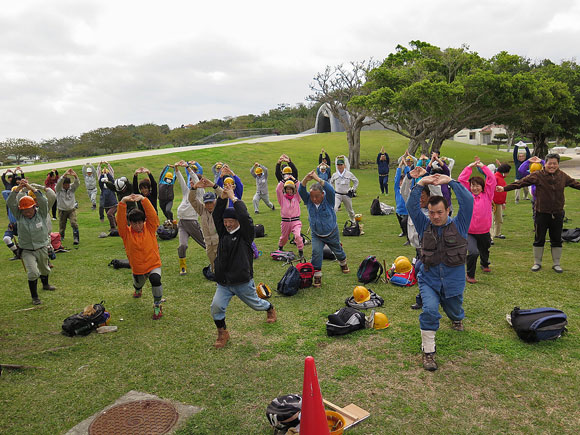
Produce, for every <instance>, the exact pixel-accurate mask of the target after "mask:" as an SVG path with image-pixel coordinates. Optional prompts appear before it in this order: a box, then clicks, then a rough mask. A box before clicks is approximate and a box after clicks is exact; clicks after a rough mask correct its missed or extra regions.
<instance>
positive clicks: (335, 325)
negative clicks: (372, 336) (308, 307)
mask: <svg viewBox="0 0 580 435" xmlns="http://www.w3.org/2000/svg"><path fill="white" fill-rule="evenodd" d="M364 328H365V315H364V314H363V313H361V312H360V311H359V310H357V309H355V308H351V307H344V308H341V309H340V310H338V311H337V312H335V313H334V314H330V315H329V316H328V322H326V335H328V336H329V337H332V336H335V335H345V334H349V333H351V332H353V331H358V330H359V329H364Z"/></svg>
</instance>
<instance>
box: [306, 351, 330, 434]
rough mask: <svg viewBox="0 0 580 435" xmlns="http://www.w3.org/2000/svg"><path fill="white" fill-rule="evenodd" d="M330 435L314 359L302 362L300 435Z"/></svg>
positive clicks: (307, 358) (309, 358)
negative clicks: (302, 382) (302, 381)
mask: <svg viewBox="0 0 580 435" xmlns="http://www.w3.org/2000/svg"><path fill="white" fill-rule="evenodd" d="M325 434H327V435H330V430H329V429H328V423H327V422H326V412H325V411H324V404H323V403H322V394H321V393H320V385H319V384H318V375H317V374H316V365H315V364H314V358H312V357H311V356H307V357H306V359H305V360H304V384H303V385H302V414H301V416H300V435H325Z"/></svg>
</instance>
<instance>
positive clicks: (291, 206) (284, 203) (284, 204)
mask: <svg viewBox="0 0 580 435" xmlns="http://www.w3.org/2000/svg"><path fill="white" fill-rule="evenodd" d="M276 196H277V197H278V204H280V216H282V217H283V218H293V217H298V216H300V195H298V192H296V193H295V194H294V196H293V197H292V199H291V200H288V198H286V196H284V182H283V181H280V182H279V183H278V185H277V186H276Z"/></svg>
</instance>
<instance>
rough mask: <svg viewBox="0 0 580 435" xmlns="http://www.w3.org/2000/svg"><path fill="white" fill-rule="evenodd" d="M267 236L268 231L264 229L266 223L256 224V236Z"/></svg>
mask: <svg viewBox="0 0 580 435" xmlns="http://www.w3.org/2000/svg"><path fill="white" fill-rule="evenodd" d="M265 236H266V232H265V230H264V225H262V224H256V225H254V237H256V238H258V237H265Z"/></svg>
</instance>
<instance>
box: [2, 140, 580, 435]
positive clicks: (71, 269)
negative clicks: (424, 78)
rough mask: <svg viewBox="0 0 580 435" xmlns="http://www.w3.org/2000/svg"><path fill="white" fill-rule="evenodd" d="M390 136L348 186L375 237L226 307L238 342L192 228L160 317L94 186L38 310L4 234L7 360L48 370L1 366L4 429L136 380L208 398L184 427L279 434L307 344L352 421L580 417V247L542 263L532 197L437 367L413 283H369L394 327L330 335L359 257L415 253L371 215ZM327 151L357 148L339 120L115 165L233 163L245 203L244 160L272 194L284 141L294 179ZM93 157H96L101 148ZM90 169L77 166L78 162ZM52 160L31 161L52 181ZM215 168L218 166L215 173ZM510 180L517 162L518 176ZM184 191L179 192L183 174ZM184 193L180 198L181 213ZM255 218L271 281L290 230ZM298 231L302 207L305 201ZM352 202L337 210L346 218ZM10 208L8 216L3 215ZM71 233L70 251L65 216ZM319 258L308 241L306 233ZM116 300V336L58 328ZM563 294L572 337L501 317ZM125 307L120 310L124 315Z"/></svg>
mask: <svg viewBox="0 0 580 435" xmlns="http://www.w3.org/2000/svg"><path fill="white" fill-rule="evenodd" d="M381 145H385V148H386V149H387V152H388V153H389V154H390V156H391V160H394V159H395V158H396V157H397V156H398V155H401V154H402V153H403V151H404V149H405V148H406V140H405V139H404V138H402V137H399V136H396V135H394V134H391V133H388V132H384V131H372V132H363V135H362V147H361V148H362V156H361V157H362V160H363V162H364V163H365V164H364V165H363V166H362V167H363V169H361V170H355V171H354V172H355V174H356V176H357V177H359V179H360V181H361V184H360V187H359V196H358V197H357V198H355V199H354V201H353V202H354V207H355V211H356V212H361V213H363V215H364V217H363V223H364V232H365V234H364V235H363V236H361V237H353V238H342V242H343V244H344V248H345V251H346V253H347V256H348V259H349V265H350V268H351V274H350V275H346V276H344V275H343V274H342V273H341V272H340V269H339V266H338V264H337V263H333V262H329V261H325V262H324V265H323V273H324V277H323V286H322V288H320V289H314V288H308V289H305V290H301V291H300V292H299V293H298V294H297V295H296V296H294V297H291V298H284V297H281V296H278V295H277V294H274V296H273V297H272V299H271V300H272V302H273V303H274V305H275V306H276V309H277V311H278V322H277V323H275V324H273V325H270V324H266V322H265V313H261V312H254V311H252V310H251V309H249V308H248V307H246V306H245V305H243V303H241V302H240V301H239V300H238V299H235V298H234V299H233V300H232V302H231V304H230V306H229V308H228V312H227V322H228V329H229V330H230V334H231V340H230V343H229V344H228V345H227V347H226V348H225V349H223V350H215V349H214V348H213V343H214V341H215V336H216V333H215V326H214V323H213V321H212V319H211V316H210V312H209V306H210V303H211V299H212V297H213V294H214V291H215V284H214V283H212V282H209V281H206V280H205V279H204V278H203V277H202V275H201V268H202V267H204V266H206V265H207V263H208V261H207V257H206V255H205V252H204V251H203V250H202V249H201V248H200V247H199V246H198V245H197V244H195V242H193V241H191V240H190V246H189V250H188V271H189V273H188V275H186V276H183V277H182V276H179V274H178V259H177V244H178V242H177V239H174V240H171V241H160V242H159V246H160V250H161V257H162V261H163V278H162V280H163V286H164V297H166V299H167V301H166V303H165V304H164V317H163V318H162V319H161V320H159V321H153V320H152V319H151V314H152V301H153V299H152V296H151V292H150V285H149V284H148V283H147V284H146V287H145V288H144V293H143V297H142V298H141V299H133V298H132V297H131V295H132V292H133V290H132V284H131V274H130V271H129V270H127V269H124V270H123V269H122V270H113V269H112V268H110V267H107V264H108V263H109V261H110V260H111V259H113V258H124V249H123V245H122V241H121V240H120V239H119V238H106V239H99V238H98V237H97V236H98V234H99V233H100V232H101V231H106V230H107V224H106V223H104V224H102V223H100V222H99V219H98V215H97V212H96V211H91V210H90V204H89V201H88V198H87V195H86V192H85V189H84V183H82V187H81V188H80V189H79V191H78V193H77V199H78V201H79V203H80V209H79V225H80V236H81V244H80V246H79V247H78V249H77V248H75V249H71V252H69V253H62V254H58V257H57V259H56V260H55V261H54V264H55V267H54V269H53V273H52V275H51V283H52V284H54V285H56V286H57V291H56V292H43V291H40V295H41V298H42V301H43V304H42V305H41V306H40V308H39V309H35V310H29V311H22V310H23V309H25V308H29V307H31V306H32V305H31V301H30V295H29V292H28V288H27V284H26V275H25V273H24V271H23V269H22V265H21V264H20V263H19V262H11V261H8V259H9V258H10V257H11V254H10V253H9V251H8V249H7V248H2V249H3V250H2V251H0V252H2V254H1V255H0V273H1V276H2V279H3V281H4V285H3V286H2V304H0V363H2V364H25V365H30V366H39V367H42V368H43V369H38V370H24V371H7V370H5V371H4V372H3V373H2V376H1V378H0V382H1V390H0V391H1V393H0V406H1V409H2V412H1V413H0V433H6V434H32V433H34V434H56V433H63V432H66V431H67V430H68V429H70V428H71V427H73V426H75V425H76V424H77V423H79V422H80V421H82V420H84V419H85V418H87V417H89V416H90V415H92V414H93V413H95V412H97V411H99V410H100V409H102V408H103V407H105V406H107V405H109V404H111V403H112V402H114V401H115V400H116V399H117V398H119V397H120V396H122V395H123V394H125V393H126V392H127V391H129V390H137V391H142V392H147V393H151V394H156V395H158V396H160V397H162V398H166V399H173V400H176V401H181V402H184V403H187V404H191V405H196V406H200V407H202V408H203V411H202V412H200V413H199V414H197V415H195V416H193V417H192V418H190V420H189V421H188V422H187V425H186V426H185V428H184V429H182V431H181V432H180V433H182V434H241V433H243V434H268V433H272V429H271V427H270V426H269V424H268V422H267V420H266V417H265V409H266V406H267V404H268V403H269V402H270V401H271V400H272V399H273V398H274V397H276V396H278V395H281V394H288V393H301V390H302V381H303V365H304V358H305V357H306V356H308V355H312V356H314V358H315V360H316V365H317V371H318V376H319V380H320V385H321V389H322V394H323V396H324V397H325V398H326V399H328V400H330V401H331V402H333V403H336V404H338V405H342V406H344V405H347V404H349V403H355V404H357V405H358V406H360V407H362V408H364V409H366V410H368V411H369V412H370V413H371V417H370V418H369V419H368V420H366V421H364V422H363V423H361V424H360V425H359V426H357V427H355V428H353V429H352V430H349V433H350V434H353V435H360V434H390V433H393V434H394V433H441V434H444V433H522V434H523V433H558V434H559V433H576V432H577V431H578V429H579V428H580V410H579V408H578V395H579V392H580V387H579V385H580V376H579V374H578V373H579V371H580V338H579V335H578V331H579V328H578V322H577V320H578V318H579V317H580V302H579V285H578V281H579V278H580V274H579V273H578V271H579V270H580V255H579V254H580V250H579V248H580V247H579V246H578V245H577V244H565V246H564V255H563V258H562V267H563V268H564V270H565V272H564V273H563V274H556V273H554V272H553V271H552V270H551V268H550V267H549V266H550V265H551V263H550V258H549V249H547V250H546V252H547V255H546V257H545V258H544V260H545V266H546V267H544V268H543V269H542V270H541V271H540V272H538V273H534V274H533V273H532V272H530V267H531V265H532V246H531V245H532V240H533V224H532V217H531V207H530V203H529V202H528V201H521V202H520V204H518V205H515V204H514V201H513V193H509V194H508V206H507V209H506V211H505V223H504V229H503V233H504V234H505V235H506V236H507V238H506V239H505V240H498V241H497V242H496V244H495V246H493V247H492V250H491V255H490V259H491V263H492V265H491V268H492V273H491V274H486V275H485V276H484V275H483V273H481V271H479V270H478V273H477V276H476V277H477V278H478V279H479V282H478V283H477V284H475V285H469V286H468V287H467V288H466V291H465V303H464V308H465V311H466V316H467V317H466V320H465V327H466V330H465V331H464V332H462V333H459V332H456V331H453V330H451V328H450V322H449V320H448V319H447V318H446V317H444V318H443V319H442V322H441V328H440V329H439V332H438V334H437V361H438V364H439V370H438V371H436V372H433V373H431V372H426V371H425V370H423V368H422V365H421V354H420V333H419V325H418V319H417V316H418V314H419V313H418V312H417V311H413V310H411V309H410V308H409V307H410V305H411V304H412V303H413V302H414V300H415V294H416V293H417V287H416V286H415V287H412V288H398V287H394V286H392V285H390V284H384V283H378V284H371V285H369V287H370V288H372V289H373V290H374V291H376V292H377V293H378V294H379V295H381V296H382V297H383V298H384V299H385V305H384V307H383V308H382V309H381V310H380V311H382V312H383V313H385V314H386V315H387V316H388V318H389V320H390V323H391V326H390V327H389V328H387V329H384V330H380V331H375V330H363V331H358V332H356V333H353V334H350V335H348V336H345V337H341V338H329V337H327V336H326V330H325V321H326V317H327V315H328V314H331V313H332V312H334V311H336V310H337V309H339V308H341V307H342V306H344V300H345V299H346V298H347V297H348V296H350V295H351V294H352V290H353V288H354V286H355V285H356V284H357V280H356V269H357V267H358V264H359V263H360V261H362V260H363V259H364V258H365V257H366V256H368V255H376V256H377V257H378V258H379V259H385V260H386V261H387V264H390V262H392V261H393V260H394V258H395V257H397V256H399V255H407V256H409V257H412V256H413V255H414V249H413V248H411V247H403V246H402V243H403V240H402V239H401V238H398V237H397V235H398V234H399V232H400V229H399V226H398V223H397V218H396V217H395V216H394V215H390V216H370V214H369V207H370V204H371V201H372V199H373V198H374V197H376V196H377V194H378V191H379V186H378V181H377V171H376V165H375V164H374V162H375V159H376V154H377V152H378V150H379V149H380V147H381ZM321 147H324V148H325V149H326V150H327V151H328V152H329V154H330V155H331V157H332V158H333V159H334V157H335V156H336V155H337V154H339V153H347V145H346V140H345V136H344V134H324V135H314V136H309V137H307V138H303V139H301V140H294V141H287V142H276V143H264V144H255V145H236V146H231V147H224V148H214V149H208V150H199V151H198V152H193V153H191V152H188V153H177V154H170V155H165V156H156V157H151V158H143V159H139V161H135V160H125V161H119V162H115V163H114V168H115V171H116V174H117V175H118V176H120V175H127V176H130V175H132V173H133V170H134V169H135V168H137V167H140V166H145V167H148V168H150V169H151V170H152V171H153V172H154V173H158V172H159V171H160V170H161V168H162V167H163V166H164V165H165V164H166V163H173V162H175V161H178V160H180V159H182V158H185V159H195V160H198V161H199V162H201V163H202V165H203V167H204V169H205V170H206V171H207V172H210V168H211V165H212V164H213V163H214V162H215V161H217V160H222V161H226V162H228V163H229V164H230V166H231V167H232V168H233V169H234V171H236V172H237V173H238V175H240V177H241V178H242V180H243V182H244V184H245V193H244V199H245V200H246V202H247V203H248V205H249V208H250V210H251V205H250V204H251V198H252V196H253V194H254V192H255V183H254V182H253V179H252V178H251V176H250V174H249V169H250V167H251V166H252V164H253V163H254V162H255V161H259V162H260V163H263V164H265V165H266V166H267V167H268V168H270V171H271V172H270V173H271V178H270V198H271V199H272V200H275V194H274V188H275V177H274V167H275V163H276V161H277V158H278V157H279V155H280V154H282V153H286V154H288V155H290V156H291V157H292V159H293V161H294V162H295V163H296V165H297V166H298V169H299V172H300V176H301V177H302V176H303V175H304V174H305V173H306V172H307V171H309V170H311V169H312V168H314V167H315V166H316V165H317V163H318V160H317V159H318V153H319V151H320V148H321ZM443 154H444V155H448V156H451V157H453V158H455V160H456V165H455V168H454V171H453V172H454V173H453V175H454V176H455V177H457V176H458V175H459V172H460V171H461V169H462V168H463V167H464V166H465V165H466V164H467V163H469V162H470V161H472V159H473V156H474V155H476V154H477V155H479V156H480V157H481V159H482V160H483V161H484V162H487V163H489V162H493V161H495V158H496V157H498V158H500V159H502V160H504V161H509V160H511V154H507V153H505V152H503V153H502V152H497V151H495V149H491V147H485V148H484V147H473V146H467V145H463V144H458V143H453V142H448V143H446V144H445V145H444V148H443ZM95 160H98V159H95ZM74 169H75V170H76V171H77V173H80V168H78V167H77V168H74ZM45 175H46V174H44V173H34V174H30V177H29V178H31V179H32V180H33V181H36V182H42V180H44V176H45ZM209 175H210V176H211V174H209ZM510 175H511V177H510V179H513V170H512V173H511V174H510ZM393 178H394V170H393V171H392V173H391V177H390V192H389V195H388V196H386V197H383V198H382V199H381V200H382V201H383V202H386V203H388V204H390V205H394V193H393V188H392V183H393ZM566 196H567V205H566V212H567V216H568V218H569V219H570V222H568V223H567V224H565V227H572V228H574V227H576V226H580V225H579V224H580V211H579V210H580V192H577V191H575V190H572V189H569V190H568V191H567V192H566ZM176 197H177V198H180V194H179V188H178V187H177V188H176ZM178 203H179V201H178V200H177V199H176V202H175V207H174V210H176V209H177V205H178ZM260 210H261V214H259V215H255V216H254V215H252V217H254V222H255V223H262V224H264V226H265V228H266V233H267V236H266V237H265V238H263V239H257V240H256V242H257V245H258V248H259V249H260V250H262V251H263V252H264V256H262V257H261V258H259V259H258V260H256V261H255V263H254V269H255V280H256V282H259V281H263V282H266V283H268V284H269V285H270V286H271V287H273V288H275V287H276V284H277V282H278V281H279V279H280V278H281V276H282V275H283V273H284V271H285V267H283V266H281V264H279V263H277V262H274V261H272V260H271V259H270V258H269V255H268V254H269V252H270V251H272V250H274V249H276V246H277V242H278V237H279V234H280V232H279V231H280V230H279V222H280V214H279V211H278V207H277V209H276V211H274V212H272V211H270V210H268V209H267V208H266V207H265V206H264V204H263V203H262V204H261V206H260ZM302 218H303V219H302V221H303V224H304V227H303V228H304V231H305V230H306V229H307V213H306V210H305V208H304V207H303V210H302ZM346 219H347V216H346V213H345V212H344V211H340V212H339V213H338V224H339V226H340V227H342V225H343V223H344V221H345V220H346ZM6 223H7V219H6V216H5V214H4V213H3V216H2V219H1V221H0V224H1V225H2V226H3V227H5V226H6ZM64 245H65V246H69V247H72V232H71V229H70V227H69V228H68V229H67V237H66V239H65V241H64ZM306 254H307V255H309V254H310V246H307V247H306ZM101 300H104V301H105V306H106V308H107V309H108V310H109V311H110V312H111V314H112V322H111V324H113V325H117V326H118V327H119V330H118V332H116V333H112V334H104V335H99V334H91V335H90V336H87V337H78V338H68V337H65V336H63V335H61V334H60V326H61V324H62V321H63V319H64V318H66V317H67V316H69V315H70V314H73V313H75V312H77V311H80V310H82V308H83V307H84V306H85V305H87V304H90V303H96V302H99V301H101ZM516 305H518V306H521V307H522V308H524V307H525V308H533V307H541V306H553V307H557V308H560V309H562V310H564V311H565V312H566V313H567V314H568V316H569V328H568V329H569V333H568V334H566V335H565V336H563V337H562V338H561V339H559V340H557V341H554V342H543V343H538V344H526V343H524V342H522V341H520V340H519V339H518V338H517V336H516V334H515V333H514V332H513V330H511V328H510V327H509V326H508V324H507V323H506V321H505V315H506V313H508V312H510V311H511V310H512V309H513V307H514V306H516ZM121 319H123V320H121Z"/></svg>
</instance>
